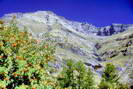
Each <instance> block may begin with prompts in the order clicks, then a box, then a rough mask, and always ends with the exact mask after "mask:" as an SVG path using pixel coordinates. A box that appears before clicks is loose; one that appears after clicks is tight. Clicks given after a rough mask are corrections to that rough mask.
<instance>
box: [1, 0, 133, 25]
mask: <svg viewBox="0 0 133 89" xmlns="http://www.w3.org/2000/svg"><path fill="white" fill-rule="evenodd" d="M37 10H49V11H53V12H54V13H56V14H57V15H60V16H63V17H65V18H67V19H69V20H75V21H80V22H88V23H92V24H94V25H96V26H105V25H110V24H111V23H123V24H133V0H0V16H3V15H4V14H6V13H11V12H34V11H37Z"/></svg>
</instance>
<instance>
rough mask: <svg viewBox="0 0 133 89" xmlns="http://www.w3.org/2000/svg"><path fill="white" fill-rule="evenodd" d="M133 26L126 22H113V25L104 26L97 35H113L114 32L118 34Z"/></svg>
mask: <svg viewBox="0 0 133 89" xmlns="http://www.w3.org/2000/svg"><path fill="white" fill-rule="evenodd" d="M131 27H133V25H132V24H130V25H125V24H112V25H111V26H107V27H103V28H101V29H100V30H99V31H98V33H97V35H99V36H111V35H114V34H118V33H121V32H124V31H126V30H127V29H129V28H131Z"/></svg>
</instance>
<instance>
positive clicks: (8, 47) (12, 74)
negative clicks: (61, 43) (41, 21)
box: [0, 20, 55, 89]
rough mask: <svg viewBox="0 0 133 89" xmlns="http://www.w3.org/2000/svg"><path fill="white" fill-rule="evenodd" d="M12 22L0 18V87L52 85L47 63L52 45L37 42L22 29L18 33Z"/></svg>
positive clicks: (34, 87) (52, 57) (52, 55)
mask: <svg viewBox="0 0 133 89" xmlns="http://www.w3.org/2000/svg"><path fill="white" fill-rule="evenodd" d="M13 21H14V20H13ZM13 21H12V22H11V24H9V25H5V24H4V22H3V23H2V21H0V22H1V24H0V87H1V88H3V89H4V88H7V89H18V88H19V89H21V88H20V87H25V88H26V89H27V88H28V89H31V88H32V89H36V88H38V89H46V88H44V87H52V86H53V87H54V85H55V82H54V78H52V77H51V76H50V74H49V72H48V71H49V70H50V67H49V66H48V62H52V61H53V60H54V51H55V48H54V46H52V44H50V43H47V42H44V43H43V44H42V43H39V41H38V40H35V39H33V38H32V36H31V34H29V33H28V32H26V31H23V32H20V31H19V28H18V27H17V26H16V24H15V23H14V22H13Z"/></svg>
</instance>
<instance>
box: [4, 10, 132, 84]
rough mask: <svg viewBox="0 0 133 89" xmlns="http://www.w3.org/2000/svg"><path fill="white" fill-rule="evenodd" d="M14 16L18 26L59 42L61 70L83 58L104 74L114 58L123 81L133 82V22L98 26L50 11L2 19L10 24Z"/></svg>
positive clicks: (57, 48)
mask: <svg viewBox="0 0 133 89" xmlns="http://www.w3.org/2000/svg"><path fill="white" fill-rule="evenodd" d="M13 16H15V17H16V22H17V25H18V27H19V28H20V29H22V30H23V29H26V30H28V31H29V32H30V33H32V35H33V37H34V38H36V39H38V40H40V41H42V40H53V41H54V42H55V43H56V44H57V47H56V54H55V55H56V61H57V62H56V63H55V64H51V66H54V67H57V66H56V65H58V68H59V70H60V69H61V68H62V66H63V65H64V64H65V61H66V60H67V59H72V60H74V61H79V60H81V61H83V62H84V63H85V64H86V66H89V67H91V68H92V70H94V71H95V73H96V74H97V77H98V78H100V76H101V73H102V70H103V68H104V66H105V64H106V63H108V62H112V63H113V64H115V65H116V66H117V68H118V70H119V74H120V76H121V81H122V82H123V81H124V82H127V83H129V84H131V85H132V84H133V78H132V77H131V76H132V75H133V72H132V71H133V69H132V68H133V65H132V64H133V61H132V60H133V54H132V53H133V52H132V51H133V25H132V24H128V25H125V24H112V25H111V26H105V27H96V26H94V25H92V24H88V23H80V22H76V21H70V20H67V19H65V18H64V17H61V16H58V15H56V14H54V13H53V12H50V11H37V12H32V13H11V14H6V15H5V16H3V17H2V19H3V20H5V22H6V23H7V24H8V22H9V21H10V20H11V19H12V17H13ZM123 76H125V77H123Z"/></svg>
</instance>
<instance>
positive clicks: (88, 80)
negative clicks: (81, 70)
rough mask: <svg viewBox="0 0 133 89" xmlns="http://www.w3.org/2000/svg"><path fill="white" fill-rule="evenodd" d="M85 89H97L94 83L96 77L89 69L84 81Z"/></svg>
mask: <svg viewBox="0 0 133 89" xmlns="http://www.w3.org/2000/svg"><path fill="white" fill-rule="evenodd" d="M83 81H84V82H83V88H84V89H95V82H94V76H93V72H92V71H91V69H90V68H88V70H87V73H86V75H85V76H84V79H83Z"/></svg>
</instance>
